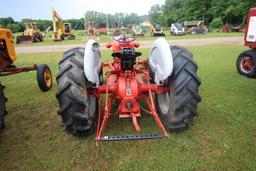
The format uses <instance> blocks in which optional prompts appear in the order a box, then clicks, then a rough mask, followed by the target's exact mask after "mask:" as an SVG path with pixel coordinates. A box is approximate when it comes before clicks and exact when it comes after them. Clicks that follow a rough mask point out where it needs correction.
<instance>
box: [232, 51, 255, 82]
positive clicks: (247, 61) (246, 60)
mask: <svg viewBox="0 0 256 171" xmlns="http://www.w3.org/2000/svg"><path fill="white" fill-rule="evenodd" d="M236 68H237V71H238V73H239V74H240V75H243V76H246V77H248V78H256V50H255V49H250V50H247V51H245V52H243V53H241V54H240V55H239V56H238V58H237V61H236Z"/></svg>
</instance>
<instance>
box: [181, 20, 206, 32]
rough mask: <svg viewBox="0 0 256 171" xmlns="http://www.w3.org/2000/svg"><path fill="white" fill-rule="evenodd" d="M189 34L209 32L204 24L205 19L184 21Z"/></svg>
mask: <svg viewBox="0 0 256 171" xmlns="http://www.w3.org/2000/svg"><path fill="white" fill-rule="evenodd" d="M184 26H185V31H186V33H187V34H207V33H208V28H207V26H205V25H204V21H186V22H184Z"/></svg>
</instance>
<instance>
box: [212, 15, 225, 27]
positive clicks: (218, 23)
mask: <svg viewBox="0 0 256 171" xmlns="http://www.w3.org/2000/svg"><path fill="white" fill-rule="evenodd" d="M222 25H223V21H222V19H221V18H220V17H218V18H214V19H213V20H212V22H211V24H210V27H211V28H213V29H218V28H220V27H221V26H222Z"/></svg>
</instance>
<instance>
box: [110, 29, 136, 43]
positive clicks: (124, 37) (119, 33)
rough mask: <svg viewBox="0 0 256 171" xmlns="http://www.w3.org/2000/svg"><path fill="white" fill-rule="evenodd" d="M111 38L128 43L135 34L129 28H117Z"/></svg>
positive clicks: (134, 38) (134, 37)
mask: <svg viewBox="0 0 256 171" xmlns="http://www.w3.org/2000/svg"><path fill="white" fill-rule="evenodd" d="M113 39H114V40H115V41H117V42H120V43H129V42H133V41H135V40H136V34H135V32H133V31H131V30H129V29H117V30H115V31H114V33H113Z"/></svg>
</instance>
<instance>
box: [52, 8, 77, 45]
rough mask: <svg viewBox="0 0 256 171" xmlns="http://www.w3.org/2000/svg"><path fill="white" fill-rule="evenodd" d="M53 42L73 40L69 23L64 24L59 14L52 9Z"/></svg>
mask: <svg viewBox="0 0 256 171" xmlns="http://www.w3.org/2000/svg"><path fill="white" fill-rule="evenodd" d="M52 25H53V41H61V40H64V39H75V35H74V34H73V32H74V30H73V29H72V27H71V23H64V22H63V20H62V19H61V17H60V16H59V14H58V13H57V12H56V11H55V10H54V9H52Z"/></svg>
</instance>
